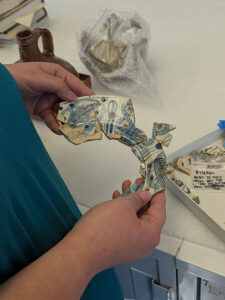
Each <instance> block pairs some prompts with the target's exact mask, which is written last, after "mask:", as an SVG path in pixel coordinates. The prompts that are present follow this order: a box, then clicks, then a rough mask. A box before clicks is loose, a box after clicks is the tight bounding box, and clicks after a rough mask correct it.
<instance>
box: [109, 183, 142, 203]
mask: <svg viewBox="0 0 225 300" xmlns="http://www.w3.org/2000/svg"><path fill="white" fill-rule="evenodd" d="M135 183H136V184H138V185H141V184H142V183H143V178H137V179H136V180H135ZM130 186H131V181H130V180H129V179H127V180H125V181H124V182H123V183H122V192H123V193H124V192H125V191H126V190H127V189H129V187H130ZM119 196H120V192H119V191H118V190H116V191H114V193H113V195H112V198H113V199H115V198H118V197H119Z"/></svg>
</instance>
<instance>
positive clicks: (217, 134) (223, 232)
mask: <svg viewBox="0 0 225 300" xmlns="http://www.w3.org/2000/svg"><path fill="white" fill-rule="evenodd" d="M224 141H225V130H222V129H217V130H215V131H213V132H211V133H210V134H208V135H206V136H204V137H202V138H200V139H198V140H196V141H194V142H193V143H191V144H189V145H187V146H185V147H183V148H181V149H179V150H177V151H176V152H174V153H173V154H171V155H170V156H168V159H167V161H168V162H172V161H173V159H174V158H176V157H178V156H185V155H187V154H189V153H190V152H191V151H193V150H197V149H200V148H202V147H205V146H207V145H210V144H220V145H221V143H222V142H224ZM178 172H179V171H178ZM178 174H179V175H178ZM176 175H177V177H178V178H179V179H181V180H182V181H183V182H184V183H185V184H186V185H187V186H188V187H189V188H190V186H189V183H188V177H189V176H188V175H185V174H183V173H181V172H179V173H176ZM167 186H168V188H169V189H171V191H172V192H174V193H175V194H176V195H177V196H178V198H179V199H181V200H182V201H183V202H184V203H185V204H186V205H187V206H188V207H189V208H190V209H191V210H192V211H193V212H194V213H195V214H196V215H197V216H198V217H199V218H200V219H201V220H202V221H203V222H204V223H205V224H206V225H207V226H209V227H210V228H211V229H212V230H213V231H214V233H215V234H216V235H218V236H219V237H220V238H221V239H222V240H223V241H224V242H225V192H224V191H223V192H213V191H210V192H208V191H207V192H199V191H195V190H192V189H191V191H192V192H193V194H195V195H198V196H199V200H200V203H199V204H197V203H196V202H195V201H194V200H192V199H191V198H190V197H188V194H186V193H184V192H183V191H182V189H181V188H179V187H178V186H177V185H176V184H175V183H174V182H173V181H172V180H171V179H170V178H168V185H167Z"/></svg>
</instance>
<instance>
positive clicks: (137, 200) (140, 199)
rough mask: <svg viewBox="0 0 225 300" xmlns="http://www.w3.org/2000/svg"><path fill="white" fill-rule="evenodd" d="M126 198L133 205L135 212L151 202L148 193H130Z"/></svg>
mask: <svg viewBox="0 0 225 300" xmlns="http://www.w3.org/2000/svg"><path fill="white" fill-rule="evenodd" d="M126 198H127V199H128V201H129V202H130V203H131V204H132V205H133V208H134V210H135V212H138V211H139V210H140V209H141V208H142V207H143V206H145V205H146V204H147V203H148V202H149V201H150V200H151V195H150V193H149V191H140V192H136V193H132V194H130V195H128V196H127V197H126Z"/></svg>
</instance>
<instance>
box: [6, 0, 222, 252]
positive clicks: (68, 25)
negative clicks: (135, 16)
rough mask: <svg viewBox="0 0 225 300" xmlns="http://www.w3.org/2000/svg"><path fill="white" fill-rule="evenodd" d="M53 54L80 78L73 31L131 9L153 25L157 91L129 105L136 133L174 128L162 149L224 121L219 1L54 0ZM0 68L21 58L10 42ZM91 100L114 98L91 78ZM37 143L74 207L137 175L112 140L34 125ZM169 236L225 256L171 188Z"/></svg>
mask: <svg viewBox="0 0 225 300" xmlns="http://www.w3.org/2000/svg"><path fill="white" fill-rule="evenodd" d="M46 2H47V4H46V8H47V11H48V14H49V20H48V22H46V23H45V24H44V25H45V26H46V27H47V28H49V29H50V30H51V32H52V34H53V38H54V45H55V54H56V55H57V56H59V57H63V58H64V59H67V60H68V61H70V62H71V63H72V64H73V65H74V66H75V67H76V69H77V70H78V71H79V72H86V73H87V70H86V69H85V67H84V66H83V64H82V63H81V61H80V60H79V56H78V51H77V48H76V40H75V33H76V30H77V29H78V28H79V27H81V26H82V25H83V24H84V23H85V22H86V21H87V20H88V19H89V18H90V17H91V16H93V14H96V12H97V11H98V10H99V9H102V8H112V9H120V10H135V11H137V12H138V13H139V14H140V15H141V16H142V17H143V18H144V19H145V20H146V21H147V22H148V23H149V24H150V26H151V42H150V50H149V58H148V62H147V64H148V66H149V69H150V72H151V74H152V77H153V78H154V82H155V86H156V87H157V90H158V93H155V96H154V97H151V98H149V99H148V98H146V97H145V98H143V97H142V95H141V91H140V96H139V97H135V98H134V99H133V104H134V108H135V115H136V125H137V127H139V128H141V129H143V130H144V131H145V132H146V133H147V134H148V135H151V130H152V123H153V122H154V121H158V122H166V123H172V124H175V125H176V126H177V129H176V130H175V131H173V132H172V133H173V140H172V143H171V145H170V147H169V148H168V149H166V151H167V150H168V151H167V154H170V153H172V152H174V151H175V150H177V149H178V148H181V147H182V146H184V145H186V144H188V143H190V142H192V141H193V140H196V139H197V138H200V137H201V136H203V135H205V134H207V133H209V132H211V131H214V130H215V129H216V128H217V126H216V124H217V122H218V120H220V119H224V117H225V51H224V49H225V2H224V1H222V0H214V1H212V0H196V1H188V0H181V1H180V0H171V1H166V0H140V1H135V0H129V1H128V0H127V1H121V0H114V1H105V0H104V1H103V0H95V1H89V0H82V1H80V0H77V1H73V0H67V1H65V2H63V4H62V1H60V0H54V1H53V0H49V1H46ZM0 58H1V62H2V63H11V62H14V61H16V60H17V59H18V58H19V55H18V50H17V46H16V45H15V44H11V45H6V46H1V45H0ZM93 90H94V92H95V93H96V94H104V93H105V94H112V92H111V91H109V90H107V89H106V88H104V87H102V86H101V85H100V84H99V83H98V82H97V81H96V80H95V79H93ZM34 123H35V126H36V128H37V130H38V132H39V134H40V136H41V139H42V141H43V143H44V145H45V146H46V148H47V150H48V151H49V153H50V155H51V157H52V159H53V161H54V162H55V164H56V166H57V168H58V169H59V171H60V173H61V174H62V176H63V178H64V180H65V182H66V183H67V185H68V187H69V189H70V191H71V193H72V194H73V196H74V197H75V199H76V201H77V202H78V203H79V204H80V205H81V207H82V208H83V209H84V210H85V208H87V207H92V206H93V205H95V204H96V203H99V202H101V201H104V200H107V199H111V194H112V192H113V190H114V189H117V188H119V187H120V186H121V182H122V181H123V180H124V179H127V178H130V179H131V180H134V179H135V178H136V177H138V176H139V175H138V170H139V163H138V161H137V159H136V157H135V156H134V155H133V154H132V152H131V150H130V149H129V148H128V147H126V146H125V145H123V144H120V143H119V142H117V141H109V140H108V139H106V138H103V140H102V141H92V142H88V143H85V144H82V145H79V146H75V145H72V144H70V143H69V142H68V141H67V140H65V138H64V137H63V136H61V137H58V136H56V135H54V134H53V133H51V132H50V131H49V130H48V129H47V128H46V127H45V126H44V124H42V123H41V122H34ZM163 232H164V233H165V234H167V235H172V236H173V237H176V238H179V239H181V240H186V241H190V242H192V243H196V244H200V245H202V246H205V247H208V248H212V249H216V250H219V251H221V252H225V244H224V243H223V242H222V241H221V240H220V239H219V238H218V237H217V236H216V235H215V234H214V233H213V232H212V231H211V230H210V229H208V227H207V226H206V225H205V224H203V223H202V222H201V221H200V220H198V218H197V217H196V216H195V215H194V214H193V213H192V212H191V211H190V210H189V209H188V208H187V207H186V206H185V205H184V204H183V203H182V202H181V201H180V200H179V199H178V198H177V197H176V196H175V195H174V194H172V193H171V192H170V191H169V190H167V221H166V224H165V226H164V229H163Z"/></svg>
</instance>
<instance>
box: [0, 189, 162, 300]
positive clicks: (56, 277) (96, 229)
mask: <svg viewBox="0 0 225 300" xmlns="http://www.w3.org/2000/svg"><path fill="white" fill-rule="evenodd" d="M149 200H150V195H149V193H148V192H146V191H145V192H137V193H133V194H130V195H129V196H128V197H123V198H117V199H114V200H110V201H106V202H104V203H101V204H99V205H97V206H95V207H94V208H92V209H91V210H89V211H88V212H87V213H86V214H85V215H84V216H83V217H82V218H81V220H80V221H79V222H78V223H77V224H76V225H75V227H74V228H73V229H72V231H71V232H70V233H69V234H67V235H66V237H65V238H64V239H63V240H62V241H61V242H59V243H58V244H57V245H56V246H55V247H53V248H52V249H51V250H49V251H48V252H47V253H45V254H44V255H43V256H41V257H40V258H38V259H37V260H36V261H35V262H33V263H32V264H30V265H29V266H27V267H26V268H24V269H23V270H22V271H20V272H19V273H17V274H16V275H14V276H13V277H12V278H11V279H9V280H8V281H6V282H5V283H4V284H2V285H1V286H0V299H1V300H11V299H13V300H28V299H29V300H30V299H32V300H40V299H45V300H51V299H54V300H78V299H80V297H81V295H82V293H83V291H84V289H85V287H86V286H87V284H88V283H89V281H90V279H91V278H92V277H93V276H94V275H95V274H97V273H98V272H100V271H102V270H104V269H107V268H109V267H112V266H115V265H117V264H121V263H125V262H128V261H132V260H136V259H140V258H143V257H146V256H147V255H149V254H150V252H151V251H152V250H153V249H154V248H155V247H156V246H157V244H158V243H159V238H160V231H161V228H162V226H163V224H164V221H165V195H164V193H160V194H158V195H156V196H155V197H153V199H152V200H151V206H150V208H149V209H148V210H147V211H146V212H145V213H144V214H143V215H141V216H139V217H138V216H137V212H138V211H139V210H140V209H141V208H142V207H143V206H144V205H145V204H146V203H147V202H148V201H149Z"/></svg>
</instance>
